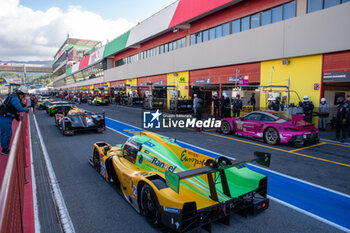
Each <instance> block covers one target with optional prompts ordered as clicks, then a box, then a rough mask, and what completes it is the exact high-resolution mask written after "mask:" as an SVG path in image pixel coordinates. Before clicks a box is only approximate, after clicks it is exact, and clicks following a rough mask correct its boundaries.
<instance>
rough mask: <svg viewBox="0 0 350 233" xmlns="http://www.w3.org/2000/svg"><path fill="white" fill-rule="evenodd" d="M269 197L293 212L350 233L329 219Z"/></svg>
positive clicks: (349, 230)
mask: <svg viewBox="0 0 350 233" xmlns="http://www.w3.org/2000/svg"><path fill="white" fill-rule="evenodd" d="M267 196H268V198H270V199H271V200H273V201H275V202H278V203H280V204H281V205H284V206H287V207H289V208H291V209H293V210H296V211H298V212H300V213H303V214H305V215H307V216H309V217H312V218H315V219H317V220H319V221H320V222H323V223H326V224H328V225H331V226H332V227H335V228H337V229H339V230H342V231H345V232H349V233H350V229H347V228H345V227H342V226H340V225H338V224H336V223H334V222H331V221H329V220H327V219H324V218H321V217H319V216H317V215H315V214H313V213H310V212H308V211H305V210H303V209H300V208H298V207H296V206H294V205H291V204H288V203H287V202H284V201H281V200H279V199H277V198H274V197H272V196H270V195H267Z"/></svg>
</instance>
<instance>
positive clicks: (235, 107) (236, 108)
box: [232, 94, 243, 117]
mask: <svg viewBox="0 0 350 233" xmlns="http://www.w3.org/2000/svg"><path fill="white" fill-rule="evenodd" d="M242 107H243V104H242V100H241V96H240V95H238V94H237V95H236V98H235V99H234V100H232V112H233V117H239V115H240V114H241V110H242Z"/></svg>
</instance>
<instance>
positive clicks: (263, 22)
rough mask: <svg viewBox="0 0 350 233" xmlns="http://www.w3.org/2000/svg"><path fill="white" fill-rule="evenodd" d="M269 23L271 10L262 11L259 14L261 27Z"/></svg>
mask: <svg viewBox="0 0 350 233" xmlns="http://www.w3.org/2000/svg"><path fill="white" fill-rule="evenodd" d="M270 23H271V10H268V11H264V12H262V13H261V26H264V25H267V24H270Z"/></svg>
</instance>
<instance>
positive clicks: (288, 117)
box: [272, 112, 292, 121]
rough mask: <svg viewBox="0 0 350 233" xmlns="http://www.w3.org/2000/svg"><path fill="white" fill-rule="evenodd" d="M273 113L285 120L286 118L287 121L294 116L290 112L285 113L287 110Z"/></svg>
mask: <svg viewBox="0 0 350 233" xmlns="http://www.w3.org/2000/svg"><path fill="white" fill-rule="evenodd" d="M272 115H274V116H276V117H278V118H281V119H283V120H286V121H291V120H292V116H291V115H289V114H288V113H285V112H278V113H273V114H272Z"/></svg>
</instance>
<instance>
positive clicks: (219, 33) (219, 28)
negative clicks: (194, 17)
mask: <svg viewBox="0 0 350 233" xmlns="http://www.w3.org/2000/svg"><path fill="white" fill-rule="evenodd" d="M220 37H222V25H220V26H217V27H215V38H220Z"/></svg>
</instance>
